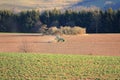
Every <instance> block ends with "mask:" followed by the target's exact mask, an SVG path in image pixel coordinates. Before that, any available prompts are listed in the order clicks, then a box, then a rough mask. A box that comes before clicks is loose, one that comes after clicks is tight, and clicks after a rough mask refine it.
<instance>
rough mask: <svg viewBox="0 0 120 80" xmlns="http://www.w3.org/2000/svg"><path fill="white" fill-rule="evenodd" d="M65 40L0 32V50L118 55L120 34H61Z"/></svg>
mask: <svg viewBox="0 0 120 80" xmlns="http://www.w3.org/2000/svg"><path fill="white" fill-rule="evenodd" d="M62 37H63V38H64V39H65V42H55V40H54V39H55V36H41V35H39V34H4V33H3V34H0V52H25V51H27V52H34V53H52V54H54V53H55V54H82V55H84V54H86V55H107V56H120V34H88V35H75V36H68V35H66V36H62Z"/></svg>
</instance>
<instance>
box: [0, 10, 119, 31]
mask: <svg viewBox="0 0 120 80" xmlns="http://www.w3.org/2000/svg"><path fill="white" fill-rule="evenodd" d="M44 26H45V27H46V28H50V27H53V26H54V27H57V28H60V27H65V26H70V27H74V26H79V27H83V28H86V31H87V33H120V10H112V8H109V9H108V10H106V11H102V10H99V11H98V10H96V11H72V10H66V11H60V10H57V9H54V10H50V11H47V10H46V11H44V12H40V11H37V10H31V11H21V12H19V13H15V12H14V11H12V10H11V11H10V10H0V32H19V33H37V32H39V30H40V29H41V27H44Z"/></svg>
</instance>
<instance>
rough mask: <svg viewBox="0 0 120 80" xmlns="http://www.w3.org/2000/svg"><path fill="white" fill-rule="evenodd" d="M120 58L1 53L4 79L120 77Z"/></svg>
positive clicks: (0, 71) (108, 79) (100, 79)
mask: <svg viewBox="0 0 120 80" xmlns="http://www.w3.org/2000/svg"><path fill="white" fill-rule="evenodd" d="M119 79H120V57H110V56H106V57H105V56H82V55H63V54H59V55H58V54H31V53H0V80H119Z"/></svg>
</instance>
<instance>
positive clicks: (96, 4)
mask: <svg viewBox="0 0 120 80" xmlns="http://www.w3.org/2000/svg"><path fill="white" fill-rule="evenodd" d="M108 8H112V9H113V10H117V9H120V0H83V1H82V2H81V1H80V2H78V3H76V4H74V5H72V6H70V7H69V8H68V9H73V10H74V9H76V10H78V9H102V10H106V9H108Z"/></svg>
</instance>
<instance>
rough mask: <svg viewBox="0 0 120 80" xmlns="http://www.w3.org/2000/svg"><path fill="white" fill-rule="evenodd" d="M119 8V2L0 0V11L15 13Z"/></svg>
mask: <svg viewBox="0 0 120 80" xmlns="http://www.w3.org/2000/svg"><path fill="white" fill-rule="evenodd" d="M110 7H111V8H113V9H114V10H116V9H119V8H120V0H0V9H11V10H13V9H14V10H15V11H21V10H29V9H39V10H49V9H54V8H56V9H62V10H63V9H73V10H79V9H102V10H106V9H108V8H110Z"/></svg>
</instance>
